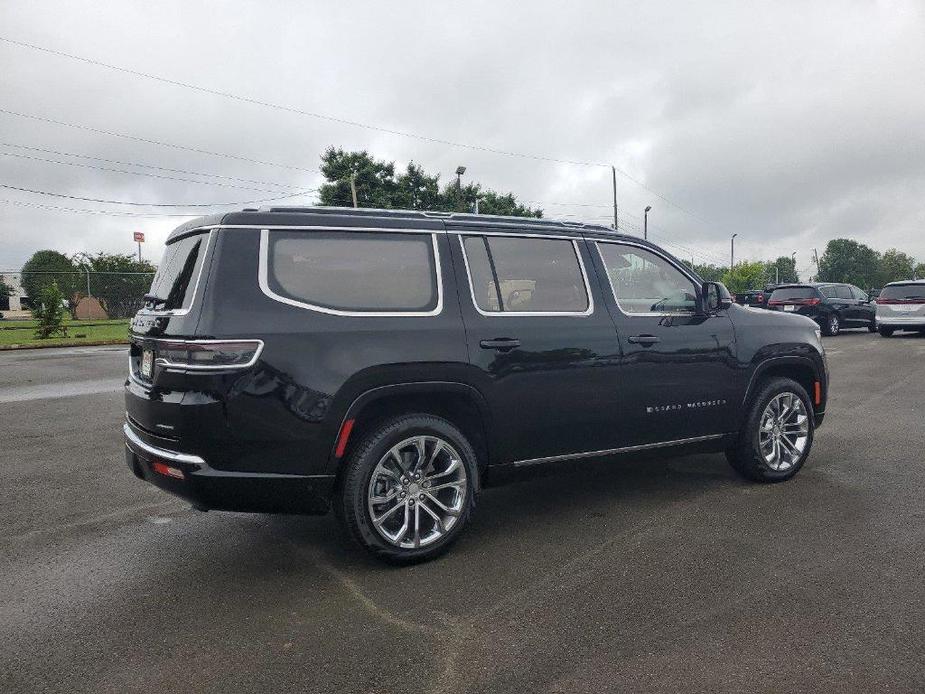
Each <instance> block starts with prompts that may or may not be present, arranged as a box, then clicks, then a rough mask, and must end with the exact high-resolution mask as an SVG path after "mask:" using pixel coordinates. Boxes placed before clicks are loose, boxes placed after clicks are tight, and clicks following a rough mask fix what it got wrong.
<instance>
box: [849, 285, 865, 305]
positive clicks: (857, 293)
mask: <svg viewBox="0 0 925 694" xmlns="http://www.w3.org/2000/svg"><path fill="white" fill-rule="evenodd" d="M849 289H851V296H852V297H853V298H855V299H857V300H858V301H867V298H868V297H867V294H866V293H865V292H863V291H861V290H860V289H858V288H857V287H855V286H854V285H853V284H852V285H851V286H850V287H849Z"/></svg>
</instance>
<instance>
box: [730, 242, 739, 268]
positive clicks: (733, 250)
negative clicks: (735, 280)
mask: <svg viewBox="0 0 925 694" xmlns="http://www.w3.org/2000/svg"><path fill="white" fill-rule="evenodd" d="M736 236H738V234H733V235H732V238H731V239H729V272H732V268H734V267H735V264H736Z"/></svg>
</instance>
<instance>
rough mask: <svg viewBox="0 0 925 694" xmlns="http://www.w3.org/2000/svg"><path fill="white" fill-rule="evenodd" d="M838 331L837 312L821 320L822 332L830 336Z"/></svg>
mask: <svg viewBox="0 0 925 694" xmlns="http://www.w3.org/2000/svg"><path fill="white" fill-rule="evenodd" d="M839 332H841V321H840V320H839V319H838V314H836V313H833V314H831V315H830V316H829V317H828V318H826V319H825V321H823V323H822V334H823V335H828V336H829V337H832V336H834V335H838V333H839Z"/></svg>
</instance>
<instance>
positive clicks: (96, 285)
mask: <svg viewBox="0 0 925 694" xmlns="http://www.w3.org/2000/svg"><path fill="white" fill-rule="evenodd" d="M74 263H75V267H76V268H77V269H78V270H80V272H81V273H86V272H87V271H88V270H89V272H90V293H91V294H92V295H93V296H94V297H96V298H97V299H99V300H100V301H101V303H102V304H103V308H104V309H105V310H106V313H107V314H109V317H110V318H127V317H130V316H133V315H135V313H136V312H137V311H138V310H139V309H140V308H141V307H142V305H143V304H144V295H145V293H146V292H147V291H148V288H149V287H150V286H151V280H152V279H153V278H154V272H155V271H156V269H157V268H155V266H154V265H152V264H151V263H149V262H148V261H146V260H145V261H141V262H139V261H138V259H137V258H136V257H135V256H134V255H131V254H120V253H97V254H96V255H90V254H88V253H80V254H78V255H76V256H74ZM139 273H144V274H139ZM82 279H83V282H84V284H83V286H82V287H80V288H79V289H78V293H79V294H81V295H85V294H86V293H87V289H86V274H84V275H83V277H82Z"/></svg>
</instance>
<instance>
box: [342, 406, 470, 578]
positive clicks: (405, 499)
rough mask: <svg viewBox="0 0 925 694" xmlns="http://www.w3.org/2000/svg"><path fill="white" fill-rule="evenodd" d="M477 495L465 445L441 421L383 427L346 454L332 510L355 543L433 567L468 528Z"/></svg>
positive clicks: (418, 417)
mask: <svg viewBox="0 0 925 694" xmlns="http://www.w3.org/2000/svg"><path fill="white" fill-rule="evenodd" d="M477 492H478V466H477V465H476V458H475V453H474V451H473V449H472V446H471V445H470V443H469V441H468V440H467V439H466V437H465V436H464V435H463V434H462V432H460V431H459V429H457V428H456V427H455V426H453V425H452V424H451V423H450V422H448V421H446V420H445V419H442V418H440V417H434V416H432V415H426V414H413V415H404V416H400V417H396V418H394V419H391V420H387V421H385V422H383V423H382V424H380V425H379V426H377V427H376V428H375V429H374V430H373V431H371V432H370V433H369V434H368V435H367V436H366V437H365V438H364V439H363V440H362V441H361V442H360V443H359V445H358V446H357V448H356V449H355V450H354V451H353V453H351V454H350V457H349V460H348V461H347V463H346V467H345V469H344V473H343V476H342V483H341V485H340V494H338V498H337V499H336V501H337V503H336V505H335V510H336V511H337V515H338V516H339V518H340V519H341V521H342V522H343V524H344V525H345V526H346V528H347V530H348V531H349V532H350V534H351V535H352V536H353V538H354V539H355V540H356V541H357V542H359V543H360V544H361V545H363V547H365V548H366V549H367V550H369V551H371V552H372V553H374V554H376V555H378V556H379V557H381V558H383V559H387V560H391V561H396V562H405V563H407V562H413V561H421V560H424V559H430V558H432V557H435V556H437V555H438V554H440V553H441V552H443V551H444V550H446V549H447V548H448V547H449V546H450V544H452V542H453V541H454V540H455V539H456V538H457V537H458V536H459V534H460V533H461V532H462V530H463V528H464V527H465V525H466V523H467V521H468V520H469V516H470V515H471V513H472V509H473V507H474V506H475V500H476V495H477Z"/></svg>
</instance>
